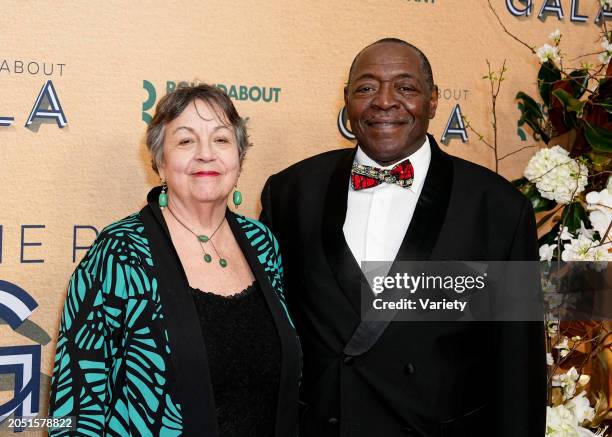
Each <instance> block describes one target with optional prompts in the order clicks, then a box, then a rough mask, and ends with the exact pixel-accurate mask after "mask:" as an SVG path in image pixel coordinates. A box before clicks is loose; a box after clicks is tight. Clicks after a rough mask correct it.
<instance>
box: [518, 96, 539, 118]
mask: <svg viewBox="0 0 612 437" xmlns="http://www.w3.org/2000/svg"><path fill="white" fill-rule="evenodd" d="M515 99H517V100H522V102H520V103H519V105H521V104H522V105H523V106H522V107H520V106H519V109H520V110H521V112H528V113H530V114H533V115H534V116H536V117H538V118H544V115H543V114H542V109H541V108H540V105H538V102H536V101H535V100H534V99H533V97H531V96H530V95H528V94H526V93H524V92H523V91H519V92H518V93H516V97H515Z"/></svg>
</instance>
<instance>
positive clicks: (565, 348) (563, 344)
mask: <svg viewBox="0 0 612 437" xmlns="http://www.w3.org/2000/svg"><path fill="white" fill-rule="evenodd" d="M567 342H568V338H567V337H563V338H562V339H561V341H560V342H559V343H557V344H556V345H555V349H559V355H561V357H562V358H564V357H566V356H567V355H568V354H569V352H570V349H569V345H568V343H567ZM553 380H554V377H553Z"/></svg>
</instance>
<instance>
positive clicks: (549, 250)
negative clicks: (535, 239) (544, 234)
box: [540, 244, 557, 261]
mask: <svg viewBox="0 0 612 437" xmlns="http://www.w3.org/2000/svg"><path fill="white" fill-rule="evenodd" d="M556 248H557V245H556V244H543V245H542V246H540V261H550V260H552V257H553V255H554V253H555V249H556Z"/></svg>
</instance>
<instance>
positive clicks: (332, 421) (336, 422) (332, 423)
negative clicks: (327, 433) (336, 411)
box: [327, 417, 338, 425]
mask: <svg viewBox="0 0 612 437" xmlns="http://www.w3.org/2000/svg"><path fill="white" fill-rule="evenodd" d="M327 423H329V424H330V425H337V424H338V419H336V418H335V417H330V418H329V420H328V421H327Z"/></svg>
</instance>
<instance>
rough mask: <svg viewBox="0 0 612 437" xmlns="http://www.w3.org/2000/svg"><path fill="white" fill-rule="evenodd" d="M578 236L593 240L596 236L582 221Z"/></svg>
mask: <svg viewBox="0 0 612 437" xmlns="http://www.w3.org/2000/svg"><path fill="white" fill-rule="evenodd" d="M578 235H579V236H580V235H582V236H583V237H584V238H588V239H589V240H592V239H593V236H594V235H595V230H594V229H588V228H586V227H585V226H584V222H583V221H582V220H580V229H578Z"/></svg>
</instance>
